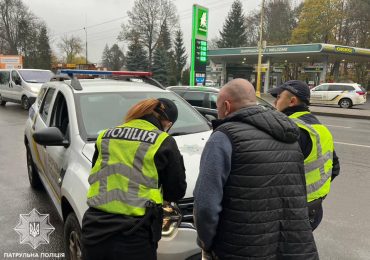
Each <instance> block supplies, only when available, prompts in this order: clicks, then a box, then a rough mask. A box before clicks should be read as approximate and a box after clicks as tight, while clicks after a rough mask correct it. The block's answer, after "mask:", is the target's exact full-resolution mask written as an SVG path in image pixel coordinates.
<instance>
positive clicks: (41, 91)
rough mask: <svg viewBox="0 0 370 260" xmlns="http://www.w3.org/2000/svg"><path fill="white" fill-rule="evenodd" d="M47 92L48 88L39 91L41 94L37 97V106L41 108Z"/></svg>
mask: <svg viewBox="0 0 370 260" xmlns="http://www.w3.org/2000/svg"><path fill="white" fill-rule="evenodd" d="M45 92H46V88H41V89H40V91H39V94H38V95H37V106H38V107H40V106H41V102H42V99H43V97H44V95H45Z"/></svg>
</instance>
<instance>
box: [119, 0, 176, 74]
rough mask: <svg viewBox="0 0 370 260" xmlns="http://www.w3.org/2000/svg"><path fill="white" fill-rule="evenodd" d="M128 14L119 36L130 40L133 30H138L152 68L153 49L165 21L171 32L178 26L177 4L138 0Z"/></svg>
mask: <svg viewBox="0 0 370 260" xmlns="http://www.w3.org/2000/svg"><path fill="white" fill-rule="evenodd" d="M127 14H128V17H129V22H128V25H127V26H123V27H122V29H123V30H122V31H121V33H120V35H119V36H118V38H119V39H120V40H130V38H131V36H132V35H133V34H132V32H137V33H138V35H139V37H140V42H141V43H142V44H143V45H144V46H145V47H146V48H147V50H148V58H149V68H151V65H152V56H153V51H154V49H155V48H156V47H157V45H158V40H159V38H160V35H161V34H162V30H163V25H164V23H167V25H168V30H169V32H170V33H171V34H172V33H173V32H174V30H176V29H177V27H178V26H177V21H178V17H177V11H176V6H175V5H174V4H173V2H172V1H171V0H136V1H135V4H134V7H133V8H132V11H129V12H127Z"/></svg>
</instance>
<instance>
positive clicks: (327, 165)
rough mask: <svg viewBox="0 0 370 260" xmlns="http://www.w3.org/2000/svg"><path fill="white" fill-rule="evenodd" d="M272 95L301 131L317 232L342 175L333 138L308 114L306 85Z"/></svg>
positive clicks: (311, 214)
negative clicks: (328, 197)
mask: <svg viewBox="0 0 370 260" xmlns="http://www.w3.org/2000/svg"><path fill="white" fill-rule="evenodd" d="M269 93H270V94H271V95H272V96H274V97H275V98H276V100H275V107H276V109H277V110H278V111H280V112H283V113H284V114H286V115H287V116H288V117H289V118H290V119H292V120H293V121H294V122H295V123H296V124H297V125H298V127H299V128H300V138H299V145H300V147H301V150H302V153H303V155H304V158H305V160H304V166H305V177H306V188H307V201H308V209H309V217H310V223H311V227H312V230H314V229H316V228H317V226H318V225H319V224H320V222H321V220H322V216H323V209H322V201H323V199H324V198H325V197H326V195H327V194H328V193H329V191H330V184H331V182H332V181H333V180H334V178H335V177H336V176H338V174H339V171H340V166H339V160H338V157H337V156H336V154H335V151H334V142H333V137H332V135H331V133H330V131H329V130H328V128H326V127H325V126H324V125H323V124H321V123H320V121H319V120H318V119H317V118H316V117H315V116H314V115H312V114H311V112H310V111H309V109H308V105H309V101H310V89H309V87H308V85H307V84H306V83H305V82H303V81H300V80H290V81H287V82H285V83H284V84H282V85H281V86H279V87H277V88H273V89H270V90H269Z"/></svg>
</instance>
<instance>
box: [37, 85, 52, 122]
mask: <svg viewBox="0 0 370 260" xmlns="http://www.w3.org/2000/svg"><path fill="white" fill-rule="evenodd" d="M54 92H55V89H53V88H49V90H48V92H47V93H46V96H45V98H44V100H43V102H42V105H41V108H40V117H41V118H42V120H43V121H44V122H46V120H47V118H48V115H49V112H50V110H51V108H50V103H51V101H52V99H53V95H54Z"/></svg>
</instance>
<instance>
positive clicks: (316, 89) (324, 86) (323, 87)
mask: <svg viewBox="0 0 370 260" xmlns="http://www.w3.org/2000/svg"><path fill="white" fill-rule="evenodd" d="M328 88H329V85H320V86H318V87H317V88H315V91H327V90H328Z"/></svg>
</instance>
